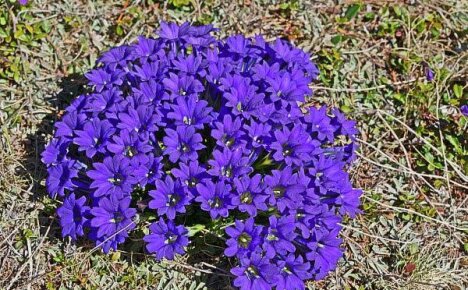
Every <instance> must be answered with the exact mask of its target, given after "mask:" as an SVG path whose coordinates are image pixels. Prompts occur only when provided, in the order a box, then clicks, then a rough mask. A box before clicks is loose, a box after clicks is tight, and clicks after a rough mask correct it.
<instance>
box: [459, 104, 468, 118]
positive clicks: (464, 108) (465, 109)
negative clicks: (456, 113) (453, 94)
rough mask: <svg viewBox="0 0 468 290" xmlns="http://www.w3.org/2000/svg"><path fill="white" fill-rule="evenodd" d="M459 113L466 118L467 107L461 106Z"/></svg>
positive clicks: (467, 113) (467, 114)
mask: <svg viewBox="0 0 468 290" xmlns="http://www.w3.org/2000/svg"><path fill="white" fill-rule="evenodd" d="M460 112H461V113H462V114H463V116H468V105H463V106H461V107H460Z"/></svg>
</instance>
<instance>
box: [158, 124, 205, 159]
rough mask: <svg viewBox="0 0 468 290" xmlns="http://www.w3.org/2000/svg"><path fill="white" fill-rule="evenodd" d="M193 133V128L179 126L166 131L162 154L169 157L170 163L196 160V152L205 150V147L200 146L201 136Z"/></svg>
mask: <svg viewBox="0 0 468 290" xmlns="http://www.w3.org/2000/svg"><path fill="white" fill-rule="evenodd" d="M195 132H196V131H195V128H194V127H185V126H179V127H177V128H176V130H172V129H166V137H164V139H163V141H164V145H165V146H166V149H165V150H164V153H165V154H166V155H169V160H171V162H173V163H175V162H177V161H178V160H180V161H182V162H188V161H190V160H192V161H195V160H197V158H198V154H197V151H199V150H201V149H203V148H205V145H203V144H202V136H201V135H200V134H198V133H195Z"/></svg>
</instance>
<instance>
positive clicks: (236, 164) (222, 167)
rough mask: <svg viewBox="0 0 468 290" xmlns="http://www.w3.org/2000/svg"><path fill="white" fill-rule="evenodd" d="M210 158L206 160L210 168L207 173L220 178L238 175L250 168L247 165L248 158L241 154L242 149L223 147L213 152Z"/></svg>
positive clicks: (248, 170) (247, 171)
mask: <svg viewBox="0 0 468 290" xmlns="http://www.w3.org/2000/svg"><path fill="white" fill-rule="evenodd" d="M213 158H214V159H212V160H209V161H208V164H209V165H211V169H210V170H208V173H209V174H211V175H213V176H218V177H220V178H232V177H239V176H242V175H244V174H247V173H249V172H250V171H251V170H252V169H251V168H250V167H249V166H248V163H249V159H248V158H247V157H244V156H242V150H240V149H239V148H238V149H235V150H233V151H231V150H229V149H227V148H224V150H223V151H222V152H221V151H218V150H216V151H214V152H213Z"/></svg>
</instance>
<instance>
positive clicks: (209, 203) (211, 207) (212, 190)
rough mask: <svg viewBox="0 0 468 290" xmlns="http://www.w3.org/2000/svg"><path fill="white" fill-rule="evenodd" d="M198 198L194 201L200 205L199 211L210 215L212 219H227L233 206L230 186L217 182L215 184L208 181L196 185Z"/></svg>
mask: <svg viewBox="0 0 468 290" xmlns="http://www.w3.org/2000/svg"><path fill="white" fill-rule="evenodd" d="M197 191H198V196H197V197H196V198H195V200H196V201H198V202H200V203H201V206H200V207H201V209H203V210H205V211H207V212H209V213H210V216H211V218H212V219H217V218H218V217H227V216H228V214H229V210H230V209H233V208H234V206H233V205H232V204H231V197H230V191H231V186H230V185H228V184H225V183H224V182H223V181H219V182H217V183H216V184H214V183H213V182H211V181H210V180H207V181H205V183H199V184H198V185H197Z"/></svg>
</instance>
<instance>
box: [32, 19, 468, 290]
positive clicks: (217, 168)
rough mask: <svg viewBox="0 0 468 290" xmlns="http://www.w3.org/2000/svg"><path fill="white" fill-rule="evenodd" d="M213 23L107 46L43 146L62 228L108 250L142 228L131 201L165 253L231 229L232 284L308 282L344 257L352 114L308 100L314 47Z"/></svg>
mask: <svg viewBox="0 0 468 290" xmlns="http://www.w3.org/2000/svg"><path fill="white" fill-rule="evenodd" d="M215 30H216V29H214V28H213V26H211V25H206V26H197V27H196V26H192V25H190V24H189V23H184V24H182V25H177V24H175V23H166V22H162V23H161V26H160V29H159V30H158V31H157V33H158V35H159V36H156V37H155V38H146V37H142V36H140V37H138V42H137V43H133V44H128V45H123V46H118V47H114V48H111V49H110V50H109V51H107V52H105V53H103V54H102V55H101V56H100V57H99V58H98V64H97V66H96V67H95V68H94V69H93V70H91V71H89V72H88V73H86V78H87V79H88V81H89V82H88V84H89V86H88V91H89V92H87V93H86V94H82V95H80V96H78V97H77V98H76V99H75V100H73V101H72V102H71V104H70V105H69V106H68V107H67V108H66V109H65V114H64V116H63V118H62V120H61V121H58V122H56V124H55V128H56V132H55V134H54V136H53V138H52V140H51V142H50V143H49V144H48V145H47V147H46V148H45V150H44V152H43V153H42V156H41V158H42V162H43V163H44V164H45V165H46V167H47V171H48V177H47V180H46V186H47V191H48V192H49V194H50V195H51V196H53V197H56V196H60V197H61V198H62V199H64V202H63V205H62V206H61V207H60V209H58V215H59V217H60V222H61V228H62V234H63V235H64V236H67V235H68V236H70V237H71V238H72V239H76V238H78V237H79V236H83V235H84V236H86V237H87V238H88V239H90V240H92V241H93V242H95V243H96V244H97V245H99V246H101V247H102V248H103V251H104V252H106V253H107V252H109V251H110V250H111V249H114V250H116V249H117V246H118V244H120V243H123V242H124V241H125V240H126V238H127V237H128V236H129V230H131V229H132V228H134V227H136V225H135V223H134V222H133V221H132V219H133V218H134V217H135V216H136V210H135V209H134V208H133V206H132V207H131V206H130V204H132V205H133V204H135V207H136V206H137V207H138V209H139V210H141V211H142V214H143V220H145V221H147V220H149V221H152V222H154V223H153V224H152V225H151V226H150V231H149V234H147V235H146V236H145V237H144V240H145V242H146V248H147V250H148V252H149V253H151V254H153V255H154V256H155V257H156V258H157V259H164V258H166V259H173V258H174V257H175V255H177V254H184V247H185V246H187V245H188V243H189V240H188V235H189V233H188V231H187V229H186V228H185V226H190V228H191V229H192V230H193V231H192V230H191V234H190V235H191V237H192V238H193V239H200V238H201V239H203V238H204V234H205V231H198V232H197V229H199V228H202V227H205V228H206V233H207V232H213V233H219V230H220V229H225V235H224V236H225V237H219V238H221V239H223V238H226V246H225V248H224V254H225V255H226V256H228V257H233V259H232V262H233V263H237V266H238V267H236V266H234V267H235V268H234V269H232V273H233V274H234V275H235V276H236V277H235V278H234V279H233V280H234V282H233V283H234V286H237V287H239V288H241V289H244V290H250V289H264V290H265V289H278V290H279V289H286V290H290V289H291V290H292V289H304V288H305V285H306V282H305V281H306V280H307V279H321V278H323V277H324V276H325V275H326V274H327V273H328V272H329V271H331V270H333V269H334V268H335V267H336V263H337V261H338V259H339V257H340V256H341V252H342V251H341V249H340V242H341V240H340V239H339V233H340V226H339V224H340V222H341V221H342V220H343V219H345V215H347V216H349V217H351V218H352V217H354V216H355V215H356V214H358V213H359V212H360V210H359V205H360V196H361V194H362V191H361V190H359V189H355V188H353V186H352V182H351V178H350V174H349V173H348V172H349V168H350V166H351V165H352V162H353V161H354V160H355V159H356V158H357V154H356V151H357V148H358V143H357V138H356V137H357V135H358V133H359V132H358V131H357V128H356V122H355V121H354V120H349V119H347V118H346V116H345V115H344V114H343V113H342V112H341V111H339V110H338V109H335V108H330V110H328V108H327V107H326V106H325V105H320V106H319V107H317V108H315V107H309V108H307V107H304V106H303V103H304V102H305V100H308V99H309V98H310V96H311V94H312V91H311V89H310V83H311V81H313V80H315V79H317V77H318V74H319V70H318V68H317V66H316V65H315V64H314V63H313V62H312V61H311V58H310V54H309V53H306V52H304V51H303V50H301V49H299V48H296V47H294V46H293V45H292V44H291V43H289V42H288V41H285V40H277V41H274V42H268V41H267V40H265V38H264V37H262V36H261V35H258V36H255V37H254V38H247V37H245V36H243V35H236V36H232V37H228V38H227V39H224V40H217V39H216V38H215V37H213V36H212V35H211V33H212V32H213V31H215ZM428 69H429V68H428ZM426 72H427V71H426ZM433 77H434V76H433V74H432V76H431V77H430V78H431V79H432V78H433ZM428 79H429V77H428ZM460 109H461V111H462V112H463V113H464V114H466V113H467V112H466V111H467V110H468V108H466V106H462V107H461V108H460ZM329 111H330V112H331V113H330V112H329ZM197 210H198V211H197ZM200 210H202V212H200ZM205 211H206V212H209V216H208V214H207V213H205ZM219 218H221V220H222V221H221V223H220V221H218V222H215V223H213V222H211V221H212V220H215V219H219ZM136 220H137V219H135V222H136ZM223 221H224V224H223ZM232 221H234V225H232V226H231V225H230V224H229V223H231V222H232ZM176 222H177V224H176ZM178 223H184V224H180V225H179V224H178ZM145 226H147V225H146V224H145V223H140V224H139V225H138V233H137V234H136V235H135V237H134V238H135V239H133V238H132V241H133V240H136V239H139V233H141V232H142V231H143V232H147V231H146V230H145ZM195 232H196V234H195ZM213 238H216V237H215V236H213ZM202 244H203V242H202V243H200V241H196V243H194V245H195V248H194V249H195V251H198V250H200V249H199V248H198V246H199V245H202ZM304 259H305V260H304Z"/></svg>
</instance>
